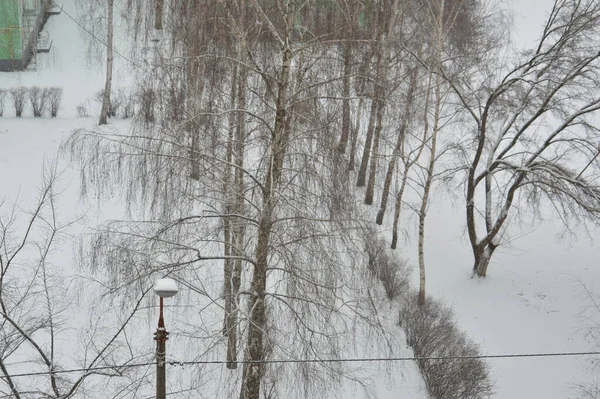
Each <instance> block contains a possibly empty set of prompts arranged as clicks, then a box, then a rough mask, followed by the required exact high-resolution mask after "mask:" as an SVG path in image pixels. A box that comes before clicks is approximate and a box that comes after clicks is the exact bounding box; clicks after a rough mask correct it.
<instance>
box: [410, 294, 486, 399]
mask: <svg viewBox="0 0 600 399" xmlns="http://www.w3.org/2000/svg"><path fill="white" fill-rule="evenodd" d="M417 302H418V298H417V294H416V293H412V294H411V295H408V296H407V297H406V299H405V301H404V303H403V305H402V307H401V310H400V318H399V324H400V326H401V327H402V328H404V331H405V332H406V337H407V341H408V344H409V345H410V346H411V347H412V348H413V350H414V354H415V356H416V357H418V358H431V357H434V358H436V357H437V358H439V357H442V358H446V359H419V360H417V365H418V366H419V369H420V370H421V373H422V375H423V378H424V380H425V384H426V385H427V389H428V392H429V395H430V396H431V398H432V399H481V398H488V397H490V396H491V395H492V383H491V382H490V377H489V371H488V367H487V365H486V363H485V362H484V361H483V360H482V359H476V358H464V357H465V356H477V355H479V354H480V352H479V348H478V346H477V345H476V344H475V343H474V342H472V341H471V340H470V339H469V338H468V337H467V336H466V334H465V333H464V332H463V331H461V330H459V329H458V327H457V326H456V324H455V322H454V319H453V314H452V311H451V310H450V308H448V307H446V306H444V305H443V304H441V303H440V302H438V301H436V300H434V299H432V298H427V301H426V302H425V304H424V305H422V306H419V305H418V304H417ZM456 357H463V358H456ZM448 358H452V359H448Z"/></svg>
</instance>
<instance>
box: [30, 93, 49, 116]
mask: <svg viewBox="0 0 600 399" xmlns="http://www.w3.org/2000/svg"><path fill="white" fill-rule="evenodd" d="M47 98H48V90H47V89H42V88H40V87H38V86H33V87H32V88H31V89H29V102H30V103H31V108H32V109H33V116H34V117H36V118H41V117H42V116H43V115H44V110H45V109H46V100H47Z"/></svg>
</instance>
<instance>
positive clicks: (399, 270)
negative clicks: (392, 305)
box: [363, 229, 409, 300]
mask: <svg viewBox="0 0 600 399" xmlns="http://www.w3.org/2000/svg"><path fill="white" fill-rule="evenodd" d="M363 241H364V245H365V254H366V255H367V268H368V270H369V271H370V272H371V274H373V276H375V277H377V279H379V281H381V284H382V285H383V288H384V289H385V293H386V295H387V297H388V299H389V300H392V299H394V298H396V297H398V296H399V295H400V294H402V293H403V292H407V291H408V287H409V284H408V274H409V270H408V268H407V266H406V261H405V260H403V259H400V258H398V257H397V256H396V255H395V254H394V253H392V252H391V251H390V250H388V248H387V245H386V243H385V241H383V240H382V239H380V238H378V237H377V232H376V231H374V230H371V229H368V230H367V231H366V232H365V236H364V238H363Z"/></svg>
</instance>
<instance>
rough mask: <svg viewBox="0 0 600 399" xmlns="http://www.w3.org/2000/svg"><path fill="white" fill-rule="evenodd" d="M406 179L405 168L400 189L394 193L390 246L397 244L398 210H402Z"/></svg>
mask: <svg viewBox="0 0 600 399" xmlns="http://www.w3.org/2000/svg"><path fill="white" fill-rule="evenodd" d="M407 180H408V172H407V171H406V170H405V171H404V174H403V175H402V183H401V184H400V189H399V190H398V194H397V195H396V206H395V207H394V221H393V222H392V244H391V245H390V247H391V248H392V249H396V246H397V244H398V221H399V220H400V211H401V210H402V197H403V195H404V189H405V188H406V181H407Z"/></svg>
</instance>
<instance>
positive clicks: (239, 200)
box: [227, 67, 248, 369]
mask: <svg viewBox="0 0 600 399" xmlns="http://www.w3.org/2000/svg"><path fill="white" fill-rule="evenodd" d="M240 69H241V70H240V73H239V77H238V86H237V109H239V110H240V112H238V113H237V126H236V139H235V165H236V168H235V174H234V177H235V180H234V187H235V188H234V190H235V204H234V212H235V214H236V215H244V213H245V209H244V199H245V197H244V191H245V185H244V170H243V168H244V155H245V154H244V153H245V139H246V123H245V122H246V114H245V113H244V110H245V109H246V83H247V76H248V75H247V71H246V69H245V68H243V67H242V68H240ZM234 220H235V222H234V224H233V238H232V243H233V247H232V254H233V255H234V256H235V257H236V259H235V260H234V267H233V275H232V286H231V289H232V290H231V298H232V310H231V313H230V314H229V318H228V325H229V336H228V343H227V345H228V348H229V351H228V352H227V353H228V355H229V358H228V359H227V360H228V362H229V363H228V364H227V367H228V368H230V369H233V368H237V363H235V361H236V360H237V339H238V335H237V329H238V327H237V323H238V313H239V300H238V294H239V292H240V286H241V280H242V259H241V257H242V256H243V254H244V251H243V248H244V240H245V233H246V225H245V223H244V222H243V221H241V220H240V219H234Z"/></svg>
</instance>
